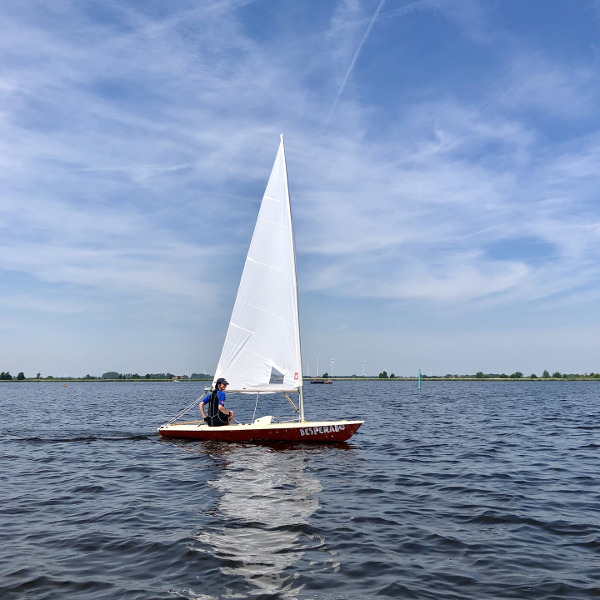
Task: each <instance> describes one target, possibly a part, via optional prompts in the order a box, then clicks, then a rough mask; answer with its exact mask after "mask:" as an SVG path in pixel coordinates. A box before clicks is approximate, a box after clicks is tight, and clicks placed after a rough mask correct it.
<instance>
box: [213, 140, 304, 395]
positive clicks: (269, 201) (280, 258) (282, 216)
mask: <svg viewBox="0 0 600 600" xmlns="http://www.w3.org/2000/svg"><path fill="white" fill-rule="evenodd" d="M219 377H225V378H226V379H227V380H228V381H229V390H230V391H243V392H281V391H289V392H291V391H298V392H300V394H301V391H302V358H301V354H300V327H299V321H298V292H297V282H296V251H295V247H294V234H293V230H292V216H291V210H290V197H289V190H288V180H287V167H286V162H285V151H284V148H283V136H281V142H280V144H279V150H278V152H277V157H276V158H275V163H274V165H273V170H272V171H271V176H270V177H269V183H268V184H267V189H266V190H265V194H264V196H263V199H262V203H261V206H260V211H259V214H258V220H257V222H256V226H255V228H254V233H253V235H252V241H251V243H250V249H249V250H248V255H247V257H246V263H245V265H244V270H243V273H242V279H241V281H240V285H239V288H238V292H237V297H236V300H235V305H234V307H233V312H232V315H231V321H230V322H229V327H228V329H227V336H226V337H225V343H224V344H223V350H222V351H221V357H220V359H219V363H218V365H217V369H216V372H215V377H214V381H216V380H217V378H219Z"/></svg>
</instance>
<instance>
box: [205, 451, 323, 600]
mask: <svg viewBox="0 0 600 600" xmlns="http://www.w3.org/2000/svg"><path fill="white" fill-rule="evenodd" d="M226 448H227V449H224V448H221V449H220V451H219V454H220V457H219V458H221V459H223V453H226V455H227V461H223V462H222V463H221V466H222V468H221V469H218V470H215V471H214V473H215V475H216V477H215V478H214V479H213V480H211V481H209V484H210V485H211V486H212V487H213V488H214V489H215V490H216V491H218V492H219V493H220V494H221V496H220V498H219V499H218V501H217V502H216V506H214V507H211V509H210V511H209V512H210V513H211V514H210V517H211V518H210V522H209V523H207V525H206V526H205V527H204V528H203V530H202V531H201V532H200V533H198V535H197V536H195V539H196V540H197V542H199V543H200V545H199V547H198V548H197V550H199V551H202V552H207V553H208V554H211V555H212V558H213V559H217V561H218V563H217V564H218V569H219V570H220V572H221V573H222V584H223V586H224V587H225V588H226V589H227V594H228V595H229V594H231V595H232V597H236V598H240V597H246V594H247V595H248V596H256V595H262V594H264V595H265V597H266V595H268V596H269V597H273V598H275V597H276V598H289V599H293V598H297V594H298V592H299V591H300V589H301V588H302V585H300V584H299V583H298V582H297V579H298V575H297V574H294V572H293V571H292V570H290V569H289V567H291V566H292V565H294V564H295V563H297V562H298V561H299V560H300V558H301V557H302V555H303V554H304V551H305V550H306V548H307V547H310V548H312V549H314V548H315V547H319V546H321V545H322V544H323V543H324V540H322V539H320V538H319V537H318V536H316V535H314V534H313V533H311V531H310V529H309V528H308V527H307V526H308V518H309V517H310V516H311V515H312V514H313V513H314V512H315V511H316V510H317V509H318V508H319V500H318V494H319V492H320V491H321V489H322V488H321V484H320V483H319V481H318V480H317V479H314V478H312V477H309V476H307V474H306V472H305V468H304V467H305V463H306V461H307V460H308V457H307V455H306V454H305V451H303V450H302V449H301V448H298V447H296V448H295V449H294V450H290V451H287V450H283V451H276V450H275V449H274V448H269V447H265V446H244V447H239V446H231V445H228V446H226ZM240 587H243V588H245V589H244V590H242V589H239V588H240Z"/></svg>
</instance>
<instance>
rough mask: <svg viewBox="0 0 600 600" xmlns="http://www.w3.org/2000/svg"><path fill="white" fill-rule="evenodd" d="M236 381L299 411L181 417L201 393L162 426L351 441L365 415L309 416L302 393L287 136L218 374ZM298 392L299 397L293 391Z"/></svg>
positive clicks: (188, 434) (232, 385)
mask: <svg viewBox="0 0 600 600" xmlns="http://www.w3.org/2000/svg"><path fill="white" fill-rule="evenodd" d="M220 377H225V378H226V379H227V380H228V381H229V388H228V391H227V393H228V394H230V393H239V394H242V395H243V396H244V397H248V396H251V397H255V398H256V406H258V400H259V398H260V396H261V395H264V394H281V395H283V396H284V397H285V398H286V399H287V400H288V401H289V402H290V404H291V405H292V406H293V407H294V411H295V412H296V413H297V418H295V419H293V420H287V421H282V422H278V421H277V419H275V418H274V417H273V416H271V415H267V416H262V417H259V418H255V415H256V408H255V409H254V416H253V417H252V422H250V423H235V424H231V425H225V426H221V427H211V426H209V425H207V424H206V423H205V422H204V421H181V419H182V417H183V416H184V415H185V414H186V413H188V412H189V411H190V410H192V409H194V408H195V409H196V410H198V409H197V404H198V402H199V399H197V400H194V402H193V403H192V404H191V405H190V406H188V407H187V408H186V409H184V410H183V411H181V412H180V413H179V414H178V415H176V416H175V417H173V419H171V420H170V421H168V422H167V423H165V424H164V425H162V426H161V427H159V429H158V431H159V433H160V435H162V436H164V437H168V438H189V439H200V440H216V441H222V442H252V441H270V442H273V441H277V442H344V441H346V440H348V439H349V438H350V437H351V436H352V435H354V433H355V432H356V430H357V429H358V428H359V427H360V426H361V425H362V424H363V423H364V421H348V420H331V421H307V420H306V419H305V416H304V397H303V394H302V356H301V349H300V323H299V318H298V285H297V276H296V249H295V244H294V233H293V228H292V213H291V208H290V195H289V188H288V177H287V166H286V161H285V150H284V146H283V135H282V136H281V141H280V144H279V149H278V151H277V156H276V158H275V163H274V165H273V169H272V171H271V176H270V177H269V181H268V184H267V188H266V190H265V194H264V196H263V199H262V202H261V206H260V210H259V213H258V219H257V221H256V225H255V228H254V233H253V235H252V241H251V243H250V248H249V250H248V255H247V257H246V262H245V265H244V269H243V272H242V278H241V281H240V284H239V288H238V292H237V297H236V300H235V304H234V307H233V312H232V315H231V320H230V322H229V327H228V329H227V334H226V336H225V342H224V344H223V349H222V351H221V357H220V358H219V362H218V365H217V368H216V370H215V374H214V378H213V389H214V387H215V385H216V381H217V379H219V378H220ZM295 395H297V399H296V402H297V403H295V402H294V401H293V400H292V398H291V396H295Z"/></svg>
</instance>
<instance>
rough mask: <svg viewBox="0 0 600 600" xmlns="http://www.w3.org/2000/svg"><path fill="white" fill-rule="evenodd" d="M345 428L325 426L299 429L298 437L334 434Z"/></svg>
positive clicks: (342, 426) (341, 426)
mask: <svg viewBox="0 0 600 600" xmlns="http://www.w3.org/2000/svg"><path fill="white" fill-rule="evenodd" d="M344 429H346V427H345V426H344V425H326V426H325V427H306V428H305V429H300V435H301V436H305V435H318V434H320V433H334V432H336V431H344Z"/></svg>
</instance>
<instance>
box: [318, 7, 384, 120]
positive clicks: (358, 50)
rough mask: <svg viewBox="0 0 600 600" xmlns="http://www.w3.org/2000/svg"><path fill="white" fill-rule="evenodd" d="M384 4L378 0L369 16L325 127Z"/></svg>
mask: <svg viewBox="0 0 600 600" xmlns="http://www.w3.org/2000/svg"><path fill="white" fill-rule="evenodd" d="M384 4H385V0H381V1H380V2H379V6H378V7H377V10H376V11H375V14H374V15H373V16H372V17H371V22H370V23H369V26H368V27H367V32H366V33H365V37H364V38H363V39H362V42H361V43H360V44H359V46H358V48H357V50H356V52H355V54H354V58H353V59H352V62H351V63H350V66H349V67H348V71H347V72H346V76H345V77H344V81H342V85H341V87H340V90H339V92H338V93H337V96H336V97H335V102H334V103H333V106H332V107H331V110H330V111H329V116H328V117H327V121H325V127H327V125H328V124H329V119H331V115H333V111H334V110H335V107H336V106H337V103H338V100H339V99H340V96H341V95H342V92H343V91H344V87H345V86H346V82H347V81H348V77H350V73H352V69H353V68H354V64H355V63H356V60H357V59H358V55H359V54H360V51H361V50H362V47H363V46H364V45H365V42H366V41H367V38H368V37H369V33H371V29H373V25H374V24H375V21H376V20H377V16H378V15H379V12H380V11H381V9H382V8H383V5H384Z"/></svg>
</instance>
